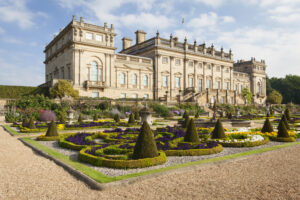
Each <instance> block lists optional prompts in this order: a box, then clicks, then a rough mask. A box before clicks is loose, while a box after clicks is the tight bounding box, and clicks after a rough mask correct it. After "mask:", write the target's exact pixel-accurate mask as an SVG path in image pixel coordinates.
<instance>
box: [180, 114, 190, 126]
mask: <svg viewBox="0 0 300 200" xmlns="http://www.w3.org/2000/svg"><path fill="white" fill-rule="evenodd" d="M189 123H190V118H189V116H187V115H186V116H185V118H184V120H183V124H182V128H187V127H188V125H189Z"/></svg>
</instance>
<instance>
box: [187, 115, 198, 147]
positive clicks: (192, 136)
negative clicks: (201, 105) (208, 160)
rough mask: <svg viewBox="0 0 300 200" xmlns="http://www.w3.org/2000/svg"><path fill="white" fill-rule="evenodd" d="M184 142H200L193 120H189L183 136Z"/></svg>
mask: <svg viewBox="0 0 300 200" xmlns="http://www.w3.org/2000/svg"><path fill="white" fill-rule="evenodd" d="M184 141H185V142H200V140H199V136H198V133H197V131H196V127H195V123H194V119H191V120H190V122H189V125H188V127H187V131H186V134H185V136H184Z"/></svg>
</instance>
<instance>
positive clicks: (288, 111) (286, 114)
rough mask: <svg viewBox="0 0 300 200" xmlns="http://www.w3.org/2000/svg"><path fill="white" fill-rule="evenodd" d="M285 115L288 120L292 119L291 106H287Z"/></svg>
mask: <svg viewBox="0 0 300 200" xmlns="http://www.w3.org/2000/svg"><path fill="white" fill-rule="evenodd" d="M284 115H285V117H286V119H287V120H288V121H291V112H290V109H289V108H286V109H285V111H284Z"/></svg>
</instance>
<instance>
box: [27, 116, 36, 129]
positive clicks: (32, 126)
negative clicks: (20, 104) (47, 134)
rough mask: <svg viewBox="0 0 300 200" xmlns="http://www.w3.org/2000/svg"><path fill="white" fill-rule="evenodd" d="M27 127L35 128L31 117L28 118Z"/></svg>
mask: <svg viewBox="0 0 300 200" xmlns="http://www.w3.org/2000/svg"><path fill="white" fill-rule="evenodd" d="M28 128H30V129H36V127H35V124H34V120H33V117H31V118H30V121H29V125H28Z"/></svg>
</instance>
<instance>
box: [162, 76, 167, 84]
mask: <svg viewBox="0 0 300 200" xmlns="http://www.w3.org/2000/svg"><path fill="white" fill-rule="evenodd" d="M163 86H164V87H167V86H168V79H167V76H163Z"/></svg>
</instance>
